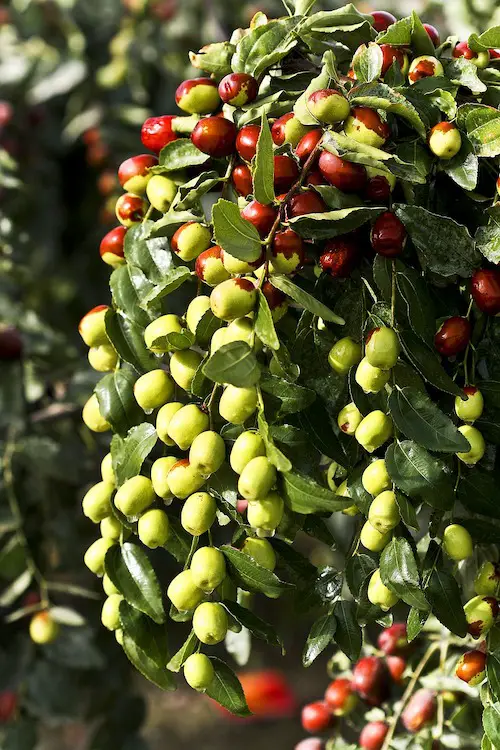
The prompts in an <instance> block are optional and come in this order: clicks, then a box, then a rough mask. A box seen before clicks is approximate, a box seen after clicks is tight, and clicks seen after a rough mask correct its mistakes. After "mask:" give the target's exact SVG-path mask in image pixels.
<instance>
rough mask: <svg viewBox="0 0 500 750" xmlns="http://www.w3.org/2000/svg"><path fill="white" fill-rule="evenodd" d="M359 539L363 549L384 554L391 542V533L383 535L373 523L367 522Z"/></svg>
mask: <svg viewBox="0 0 500 750" xmlns="http://www.w3.org/2000/svg"><path fill="white" fill-rule="evenodd" d="M359 538H360V541H361V544H362V545H363V547H366V549H369V550H370V552H382V550H383V549H385V548H386V547H387V545H388V544H389V542H390V540H391V532H390V531H389V532H388V533H387V534H381V533H380V531H377V529H374V528H373V526H372V525H371V523H370V522H369V521H367V522H366V523H365V524H364V526H363V528H362V529H361V534H360V537H359Z"/></svg>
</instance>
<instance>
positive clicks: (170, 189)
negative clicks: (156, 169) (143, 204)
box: [146, 174, 177, 214]
mask: <svg viewBox="0 0 500 750" xmlns="http://www.w3.org/2000/svg"><path fill="white" fill-rule="evenodd" d="M176 193H177V185H176V184H175V182H174V181H173V180H171V179H170V177H165V176H164V175H161V174H153V175H151V177H150V179H149V182H148V184H147V185H146V195H147V198H148V201H149V202H150V204H151V205H152V206H153V208H156V210H157V211H159V212H160V213H162V214H163V213H166V212H167V211H168V209H169V208H170V204H171V203H172V201H173V200H174V198H175V196H176Z"/></svg>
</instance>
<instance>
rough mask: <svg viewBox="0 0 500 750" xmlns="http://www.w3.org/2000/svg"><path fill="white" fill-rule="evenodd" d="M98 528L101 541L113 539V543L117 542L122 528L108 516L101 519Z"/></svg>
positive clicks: (114, 519) (117, 521)
mask: <svg viewBox="0 0 500 750" xmlns="http://www.w3.org/2000/svg"><path fill="white" fill-rule="evenodd" d="M99 528H100V530H101V536H102V538H103V539H114V541H115V542H117V541H118V539H119V538H120V536H121V533H122V528H123V527H122V525H121V523H120V521H119V520H118V519H117V518H115V517H114V516H108V517H107V518H103V519H102V521H101V525H100V527H99Z"/></svg>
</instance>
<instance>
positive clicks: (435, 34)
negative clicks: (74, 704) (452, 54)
mask: <svg viewBox="0 0 500 750" xmlns="http://www.w3.org/2000/svg"><path fill="white" fill-rule="evenodd" d="M424 29H425V30H426V32H427V33H428V34H429V36H430V38H431V42H432V43H433V45H434V46H435V47H439V45H440V44H441V38H440V36H439V31H438V30H437V29H436V27H435V26H433V25H432V24H430V23H424Z"/></svg>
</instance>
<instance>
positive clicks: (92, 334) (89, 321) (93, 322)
mask: <svg viewBox="0 0 500 750" xmlns="http://www.w3.org/2000/svg"><path fill="white" fill-rule="evenodd" d="M109 309H110V308H109V306H108V305H98V306H97V307H93V308H92V310H89V311H88V313H86V314H85V315H84V316H83V318H82V319H81V320H80V323H79V324H78V331H79V333H80V336H81V337H82V339H83V340H84V342H85V343H86V344H87V346H101V344H107V345H108V346H109V343H110V341H109V339H108V336H107V334H106V324H105V317H106V313H107V311H108V310H109Z"/></svg>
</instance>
